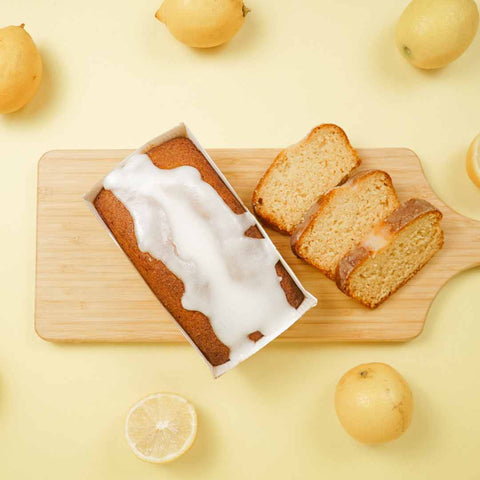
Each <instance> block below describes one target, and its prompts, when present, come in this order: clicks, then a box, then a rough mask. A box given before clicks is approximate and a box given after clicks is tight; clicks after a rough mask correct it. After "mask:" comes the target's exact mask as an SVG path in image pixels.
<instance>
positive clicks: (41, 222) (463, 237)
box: [35, 148, 480, 342]
mask: <svg viewBox="0 0 480 480" xmlns="http://www.w3.org/2000/svg"><path fill="white" fill-rule="evenodd" d="M128 153H130V151H129V150H79V151H74V150H71V151H52V152H48V153H46V154H45V155H44V156H43V157H42V159H41V160H40V163H39V168H38V215H37V272H36V308H35V328H36V331H37V333H38V335H40V336H41V337H42V338H44V339H45V340H50V341H73V342H84V341H96V342H160V341H178V340H180V341H183V340H184V339H183V337H182V335H181V333H180V331H179V330H178V329H177V327H176V325H175V324H174V322H173V321H172V319H171V317H170V315H169V314H168V312H167V311H166V310H165V309H164V308H163V307H162V305H161V304H160V303H159V302H158V301H157V299H156V298H155V297H154V295H153V294H152V292H151V291H150V289H149V288H148V287H147V286H146V284H145V283H144V282H143V279H142V278H141V277H140V275H139V274H138V273H137V271H136V270H135V268H134V267H133V266H132V265H131V264H130V262H129V260H128V259H127V258H126V257H125V255H124V254H123V252H122V251H121V250H120V249H119V248H118V247H117V246H116V245H115V244H114V243H113V241H112V240H111V238H110V237H109V236H108V234H107V232H106V231H105V229H104V227H103V226H102V225H101V224H100V223H99V222H98V220H97V219H96V218H94V216H93V215H92V213H91V212H90V211H89V209H88V208H87V205H86V203H85V202H84V200H83V199H82V195H83V194H84V193H85V192H87V191H88V190H90V188H91V187H92V186H93V185H94V184H95V183H96V182H97V181H98V180H100V179H101V178H102V177H103V176H104V175H105V174H106V173H107V172H109V171H110V170H111V169H112V168H113V167H114V166H115V164H116V163H118V162H119V160H121V159H122V158H124V157H125V156H126V155H127V154H128ZM209 153H210V154H211V156H212V157H213V159H214V160H215V161H216V162H217V164H218V166H219V167H220V169H221V170H222V171H223V172H224V174H225V175H226V177H227V178H228V180H229V181H230V182H231V184H232V185H233V187H234V188H235V189H236V191H237V192H238V193H239V195H240V196H241V197H242V199H243V201H244V202H245V204H246V205H247V206H250V198H251V194H252V191H253V189H254V187H255V185H256V183H257V181H258V179H259V178H260V176H261V175H262V173H263V172H264V170H265V169H266V167H267V166H268V165H269V164H270V162H271V161H272V159H273V158H274V157H275V155H276V154H277V153H278V150H277V149H214V150H210V151H209ZM359 154H360V156H361V158H362V160H363V163H362V167H361V169H370V168H376V169H383V170H386V171H387V172H388V173H389V174H390V175H391V176H392V178H393V183H394V185H395V187H396V188H397V191H398V194H399V197H400V200H402V201H404V200H407V199H409V198H411V197H419V198H424V199H426V200H428V201H430V202H431V203H433V204H434V205H435V206H436V207H438V208H439V209H440V210H441V211H442V212H443V214H444V219H443V221H442V225H443V229H444V232H445V246H444V248H443V250H442V251H441V252H440V253H438V254H437V255H436V256H435V257H434V258H433V260H432V261H431V262H430V263H429V264H428V265H427V266H426V267H425V268H424V269H423V270H422V271H421V272H420V273H419V274H418V275H416V276H415V277H414V278H413V279H412V280H411V281H410V282H409V283H408V284H407V285H406V286H404V287H403V288H402V289H401V290H400V291H399V292H397V293H396V294H395V295H393V296H392V297H391V298H390V299H389V300H388V301H386V302H385V303H384V304H383V305H381V306H380V307H379V308H378V309H376V310H373V311H372V310H369V309H367V308H365V307H363V306H362V305H359V304H358V303H356V302H355V301H354V300H352V299H350V298H348V297H347V296H345V295H344V294H343V293H341V292H340V291H339V290H337V288H336V287H335V285H334V283H333V282H331V281H330V280H327V279H326V278H325V277H324V276H323V275H322V274H321V273H320V272H318V271H317V270H315V269H314V268H313V267H311V266H310V265H307V264H306V263H304V262H303V261H302V260H299V259H298V258H296V257H295V256H294V255H293V254H292V252H291V250H290V246H289V238H288V237H286V236H283V235H280V234H278V233H276V232H273V231H271V230H267V231H268V233H269V234H270V235H271V237H272V240H273V241H274V243H275V244H276V245H277V247H278V249H279V250H280V252H281V254H282V255H283V256H284V258H285V260H286V261H287V262H288V263H289V264H290V265H291V267H292V268H293V270H294V271H295V273H296V274H297V275H298V277H299V279H300V281H301V282H302V283H303V284H304V286H305V287H306V288H307V290H309V291H310V292H311V293H312V294H313V295H315V296H316V297H317V298H318V306H317V307H315V308H314V309H312V310H310V311H309V312H308V313H307V314H306V315H305V316H304V317H303V318H302V319H301V320H300V321H298V322H297V323H296V324H295V325H294V326H292V327H291V328H290V329H289V330H288V331H287V332H285V333H284V334H283V335H282V337H281V339H283V340H291V341H404V340H408V339H411V338H414V337H416V336H417V335H419V334H420V333H421V332H422V330H423V327H424V322H425V317H426V315H427V312H428V310H429V307H430V304H431V302H432V300H433V299H434V297H435V295H436V294H437V293H438V291H439V289H440V288H441V287H442V285H443V284H444V283H445V282H446V281H447V280H448V279H449V278H451V277H452V276H453V275H455V274H456V273H458V272H460V271H462V270H465V269H467V268H469V267H472V266H474V265H478V264H480V222H477V221H474V220H470V219H468V218H465V217H463V216H462V215H459V214H457V213H455V212H454V211H452V210H451V209H450V208H448V207H446V206H445V205H444V204H443V203H442V202H441V201H440V200H439V199H438V198H437V196H436V195H435V194H434V193H433V191H432V190H431V188H430V186H429V184H428V183H427V181H426V179H425V177H424V174H423V171H422V167H421V165H420V161H419V159H418V157H417V156H416V155H415V153H414V152H412V151H411V150H408V149H404V148H383V149H361V150H359ZM432 328H434V325H432Z"/></svg>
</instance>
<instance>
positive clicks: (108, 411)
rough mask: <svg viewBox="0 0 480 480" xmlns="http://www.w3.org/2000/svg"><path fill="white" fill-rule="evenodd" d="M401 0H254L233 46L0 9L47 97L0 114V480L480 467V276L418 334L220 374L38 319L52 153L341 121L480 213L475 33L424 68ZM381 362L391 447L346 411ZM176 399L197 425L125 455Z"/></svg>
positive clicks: (459, 205) (33, 3)
mask: <svg viewBox="0 0 480 480" xmlns="http://www.w3.org/2000/svg"><path fill="white" fill-rule="evenodd" d="M406 3H407V2H406V1H399V0H389V1H386V0H296V1H291V0H249V2H248V6H249V7H250V8H251V9H252V13H251V14H249V16H248V18H247V21H246V24H245V27H244V28H243V29H242V31H241V32H240V34H239V35H238V36H237V37H236V38H235V39H234V40H233V41H232V42H231V43H230V44H229V45H227V46H225V47H223V48H217V49H214V50H211V51H194V50H191V49H188V48H186V47H184V46H183V45H181V44H179V43H177V42H176V41H175V40H174V39H173V38H172V37H171V36H170V35H169V34H168V32H167V31H166V29H165V27H164V26H163V25H162V24H160V23H158V22H157V21H156V20H155V19H154V16H153V14H154V12H155V10H156V7H157V6H158V5H157V3H156V2H155V1H153V0H141V1H139V0H137V1H134V0H130V1H125V0H82V1H81V2H79V1H72V0H64V1H57V0H28V1H27V0H15V1H8V0H3V1H2V19H1V21H2V23H3V24H5V25H9V24H20V23H22V22H25V23H26V28H27V29H28V31H29V32H30V33H31V34H32V36H33V38H34V39H35V40H36V42H37V44H38V46H39V48H40V50H41V53H42V55H43V58H44V62H45V78H44V81H43V84H42V87H41V90H40V92H39V94H38V95H37V96H36V98H35V99H34V100H33V101H32V102H31V104H30V105H28V106H27V107H26V108H25V109H23V110H22V111H20V112H18V113H15V114H11V115H8V116H3V117H2V118H0V154H1V159H0V161H1V175H0V195H1V214H2V216H1V218H2V225H1V232H2V235H1V244H0V245H1V254H0V255H1V261H0V272H1V275H0V292H1V300H2V301H1V307H0V478H2V480H3V479H5V480H10V479H13V480H30V479H36V480H43V479H45V480H57V479H69V480H83V479H89V480H97V479H98V480H108V479H116V480H121V479H128V480H131V479H142V480H143V479H167V478H168V479H169V480H173V479H186V478H188V479H190V478H192V479H209V480H210V479H227V478H231V479H257V478H258V479H260V478H268V479H270V478H271V479H310V478H312V479H313V478H325V479H329V480H330V479H346V478H350V477H353V478H356V479H367V478H368V479H369V480H373V479H385V478H388V479H392V480H394V479H405V478H409V479H427V478H436V479H449V478H452V477H453V478H459V479H462V480H464V479H467V480H468V479H472V480H473V479H479V478H480V462H479V451H478V447H479V443H480V440H479V439H480V401H479V400H480V375H479V373H478V372H479V369H478V365H479V362H480V348H479V338H480V321H479V320H480V295H479V291H480V270H479V269H477V270H471V271H468V272H466V273H464V274H462V275H460V276H457V277H456V278H455V279H454V280H452V281H450V282H449V283H448V285H447V286H446V287H445V288H444V289H443V290H442V291H441V292H440V294H439V295H438V297H437V299H436V301H435V302H434V304H433V307H432V309H431V311H430V314H429V316H428V320H427V326H426V329H425V332H424V333H423V334H422V335H421V336H420V337H419V338H418V339H416V340H414V341H412V342H410V343H407V344H401V345H375V344H370V345H367V344H364V345H351V344H342V345H331V344H330V345H329V344H313V345H303V344H298V345H270V346H269V347H267V348H265V349H264V350H263V351H262V352H260V353H259V354H257V355H256V356H255V357H254V358H252V359H250V360H249V361H248V362H246V363H245V364H243V365H241V366H240V367H238V368H236V369H235V370H234V371H232V372H230V373H228V374H227V375H225V377H223V378H221V379H219V380H217V381H214V380H213V379H212V378H211V377H210V373H209V371H208V369H207V368H206V367H205V366H204V365H203V363H202V361H201V360H200V358H199V357H198V355H197V354H196V353H195V352H194V351H193V349H192V348H190V347H189V346H186V345H54V344H50V343H46V342H44V341H42V340H40V339H39V338H38V337H37V336H36V335H35V332H34V329H33V303H34V262H35V202H36V199H35V195H36V192H35V188H36V164H37V160H38V158H39V157H40V156H41V154H42V153H43V152H45V151H47V150H50V149H57V148H117V147H118V148H134V147H137V146H138V145H140V144H142V143H144V142H145V141H146V140H148V139H150V138H151V137H153V136H154V135H156V134H158V133H160V132H162V131H164V130H167V129H168V128H170V127H171V126H173V125H175V124H176V123H177V122H179V121H185V122H186V123H187V124H188V125H189V126H190V127H191V128H192V129H193V131H194V132H195V134H196V135H197V136H198V138H199V139H200V140H201V142H202V143H203V144H204V145H205V146H206V147H226V146H230V147H231V146H244V147H271V146H274V147H277V146H283V145H287V144H289V143H291V142H294V141H296V140H298V139H299V138H300V137H302V136H303V135H304V134H305V133H306V132H307V131H308V130H309V129H310V128H311V127H313V126H314V125H315V124H318V123H321V122H327V121H328V122H336V123H338V124H339V125H341V126H342V127H343V128H344V129H345V130H346V131H347V133H348V134H349V136H350V138H351V140H352V143H353V144H354V145H356V146H359V147H360V146H361V147H386V146H405V147H410V148H412V149H414V150H415V151H416V152H417V153H418V154H419V155H420V157H421V158H422V161H423V163H424V166H425V169H426V172H427V174H428V177H429V179H430V181H431V183H432V185H433V187H434V189H435V190H436V191H437V192H438V194H439V195H440V196H441V198H443V199H444V200H445V201H446V202H447V203H448V204H449V205H450V206H452V207H453V208H455V209H457V210H459V211H460V212H462V213H464V214H467V215H470V216H472V217H476V218H479V219H480V191H479V190H478V189H476V188H475V187H474V186H473V184H472V183H471V182H470V181H469V179H468V178H467V176H466V174H465V170H464V156H465V152H466V149H467V147H468V144H469V142H470V141H471V139H472V138H473V137H474V136H475V135H476V134H477V133H478V132H479V131H480V91H479V79H480V61H479V58H480V36H477V38H476V39H475V41H474V43H473V45H472V47H471V48H470V49H469V50H468V51H467V53H466V54H465V55H464V56H463V57H461V59H460V60H458V61H457V62H455V63H454V64H452V65H451V66H449V67H448V68H446V69H444V70H442V71H437V72H421V71H418V70H416V69H414V68H413V67H411V66H410V65H409V64H408V63H407V62H406V61H404V60H403V59H402V58H401V57H400V55H399V54H398V53H397V51H396V49H395V46H394V41H393V32H394V25H395V23H396V20H397V19H398V17H399V16H400V14H401V12H402V10H403V8H404V6H405V5H406ZM475 260H477V261H478V259H473V258H472V264H473V263H474V262H475ZM454 273H455V272H452V275H453V274H454ZM368 361H383V362H387V363H390V364H392V365H393V366H395V367H396V368H397V369H398V370H399V371H400V372H401V373H402V374H403V375H404V376H405V377H406V378H407V380H408V381H409V383H410V385H411V387H412V390H413V392H414V397H415V407H416V411H415V415H414V419H413V423H412V426H411V428H410V429H409V431H408V432H407V433H406V434H405V435H404V437H402V438H401V439H400V440H398V441H396V442H394V443H391V444H388V445H384V446H378V447H367V446H363V445H360V444H357V443H356V442H355V441H353V440H352V439H350V437H348V436H347V435H346V433H345V432H344V431H343V430H342V428H341V427H340V425H339V423H338V421H337V418H336V416H335V413H334V409H333V395H334V388H335V384H336V382H337V380H338V379H339V377H340V376H341V374H343V372H344V371H345V370H347V369H349V368H350V367H353V366H354V365H356V364H358V363H362V362H368ZM162 390H167V391H175V392H179V393H181V394H183V395H185V396H186V397H188V398H189V399H190V400H191V401H192V402H193V403H194V404H195V406H196V407H197V409H198V413H199V432H198V438H197V441H196V444H195V445H194V447H193V449H192V450H191V451H190V452H189V453H188V454H187V455H186V456H184V457H183V458H181V459H180V460H179V461H177V462H175V463H173V464H170V465H167V466H156V465H150V464H146V463H142V462H141V461H140V460H137V459H136V458H135V457H134V455H133V454H132V453H131V452H130V450H129V448H128V447H127V445H126V443H125V441H124V438H123V419H124V414H125V412H126V411H127V409H128V408H129V406H130V405H131V404H132V403H134V402H135V401H136V400H137V399H139V398H140V397H142V396H144V395H146V394H148V393H150V392H154V391H162Z"/></svg>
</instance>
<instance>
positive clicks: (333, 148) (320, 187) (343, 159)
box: [252, 124, 360, 234]
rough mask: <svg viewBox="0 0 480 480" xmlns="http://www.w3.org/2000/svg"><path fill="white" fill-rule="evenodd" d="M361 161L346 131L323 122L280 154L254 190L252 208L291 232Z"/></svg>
mask: <svg viewBox="0 0 480 480" xmlns="http://www.w3.org/2000/svg"><path fill="white" fill-rule="evenodd" d="M359 164H360V159H359V157H358V155H357V153H356V151H355V150H354V149H353V148H352V146H351V145H350V142H349V140H348V138H347V136H346V135H345V132H344V131H343V130H342V129H341V128H340V127H337V126H336V125H330V124H324V125H320V126H318V127H316V128H314V129H313V130H312V131H311V132H310V134H309V135H308V137H307V138H305V139H304V140H302V141H301V142H300V143H297V144H296V145H292V146H291V147H288V148H286V149H285V150H282V151H281V152H280V153H279V154H278V156H277V157H276V158H275V160H274V161H273V163H272V164H271V165H270V167H269V168H268V170H267V171H266V172H265V174H264V175H263V177H262V178H261V179H260V182H259V183H258V185H257V187H256V189H255V191H254V192H253V198H252V204H253V209H254V211H255V213H256V214H257V215H258V217H259V218H261V219H262V220H263V221H264V222H265V223H266V224H268V225H269V226H271V227H272V228H274V229H276V230H279V231H280V232H283V233H288V234H291V233H292V232H293V230H294V228H295V227H296V226H297V225H298V224H299V223H300V222H301V221H302V219H303V217H304V215H305V214H306V213H307V211H308V209H309V208H310V207H311V206H312V204H313V203H314V202H315V201H316V200H317V199H318V197H319V196H320V195H322V194H324V193H325V192H326V191H328V190H330V189H331V188H333V187H335V186H337V185H338V184H340V183H341V182H342V181H344V180H345V179H346V178H347V177H348V176H349V175H350V173H351V172H352V170H354V169H355V168H356V167H358V165H359Z"/></svg>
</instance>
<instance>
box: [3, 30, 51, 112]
mask: <svg viewBox="0 0 480 480" xmlns="http://www.w3.org/2000/svg"><path fill="white" fill-rule="evenodd" d="M41 79H42V59H41V57H40V54H39V53H38V50H37V47H36V46H35V43H34V42H33V40H32V37H30V35H29V34H28V33H27V32H26V31H25V28H24V25H20V26H19V27H14V26H10V27H5V28H2V29H0V113H10V112H14V111H16V110H18V109H20V108H22V107H23V106H24V105H25V104H26V103H28V102H29V101H30V99H31V98H32V97H33V96H34V95H35V93H36V92H37V90H38V87H39V85H40V81H41Z"/></svg>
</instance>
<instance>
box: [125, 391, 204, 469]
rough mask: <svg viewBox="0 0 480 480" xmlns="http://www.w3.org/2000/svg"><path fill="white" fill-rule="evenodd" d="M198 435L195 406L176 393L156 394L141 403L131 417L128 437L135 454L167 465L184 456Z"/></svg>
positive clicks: (128, 423)
mask: <svg viewBox="0 0 480 480" xmlns="http://www.w3.org/2000/svg"><path fill="white" fill-rule="evenodd" d="M196 434H197V414H196V412H195V409H194V408H193V406H192V405H191V404H190V403H189V402H188V401H187V400H186V399H185V398H183V397H181V396H180V395H176V394H174V393H154V394H152V395H149V396H148V397H145V398H143V399H142V400H139V401H138V402H137V403H136V404H135V405H133V407H132V408H131V409H130V411H129V412H128V414H127V419H126V421H125V436H126V438H127V442H128V444H129V445H130V447H131V449H132V450H133V452H134V453H135V455H136V456H137V457H139V458H141V459H142V460H145V461H147V462H152V463H166V462H171V461H172V460H175V459H176V458H178V457H180V456H181V455H183V454H184V453H185V452H186V451H187V450H189V448H190V447H191V446H192V444H193V441H194V440H195V436H196Z"/></svg>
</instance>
